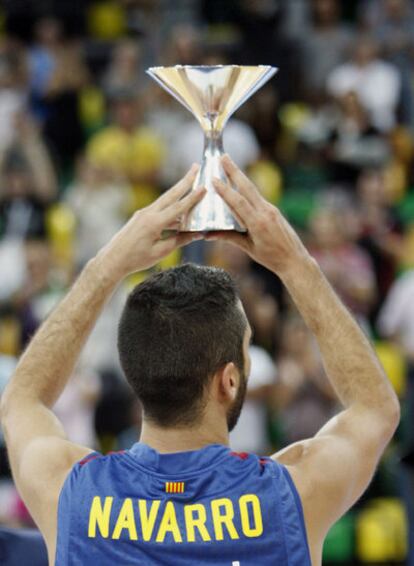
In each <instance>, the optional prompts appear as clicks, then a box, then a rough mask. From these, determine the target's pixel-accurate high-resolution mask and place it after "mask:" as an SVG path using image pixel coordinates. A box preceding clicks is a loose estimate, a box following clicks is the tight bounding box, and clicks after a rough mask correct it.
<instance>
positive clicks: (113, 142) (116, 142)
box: [87, 90, 165, 209]
mask: <svg viewBox="0 0 414 566" xmlns="http://www.w3.org/2000/svg"><path fill="white" fill-rule="evenodd" d="M142 111H143V106H142V100H138V99H137V96H136V93H135V92H133V91H129V90H126V91H125V90H122V91H119V92H117V93H114V94H113V95H112V98H111V101H110V123H109V125H108V126H107V127H105V128H103V129H102V130H101V131H100V132H98V133H96V134H95V135H94V136H93V137H92V138H91V139H90V141H89V143H88V146H87V157H88V159H90V160H91V161H92V162H93V163H95V164H96V165H97V166H99V167H102V168H103V169H104V170H105V173H106V174H107V175H109V176H112V178H113V179H118V180H121V181H124V182H129V183H130V184H131V186H132V188H133V191H134V200H135V204H134V209H135V208H141V207H143V206H146V205H147V204H149V203H150V202H152V200H153V199H154V198H155V196H156V195H157V192H158V181H159V175H160V171H161V168H162V164H163V159H164V154H165V148H164V146H163V144H162V142H161V140H160V139H159V138H158V137H157V136H156V135H155V134H154V133H153V131H152V130H151V129H150V128H147V127H145V126H144V125H143V123H142Z"/></svg>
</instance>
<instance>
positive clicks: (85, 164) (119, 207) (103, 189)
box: [65, 157, 132, 265]
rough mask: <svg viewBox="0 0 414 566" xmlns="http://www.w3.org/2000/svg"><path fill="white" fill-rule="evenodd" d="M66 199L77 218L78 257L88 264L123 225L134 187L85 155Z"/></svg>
mask: <svg viewBox="0 0 414 566" xmlns="http://www.w3.org/2000/svg"><path fill="white" fill-rule="evenodd" d="M65 199H66V201H67V203H68V205H69V206H70V208H71V209H72V210H73V212H74V214H75V217H76V220H77V230H76V245H75V249H76V261H77V264H78V265H84V264H85V263H86V262H87V261H88V260H89V259H90V258H92V257H93V256H94V255H95V254H96V253H97V251H98V250H99V249H100V248H101V247H102V246H103V245H104V244H105V243H106V242H108V241H109V240H110V239H111V238H112V236H113V235H114V234H115V233H116V232H117V231H118V230H119V229H120V228H121V226H122V224H123V223H124V221H125V219H126V217H127V212H128V210H130V209H131V206H132V205H131V201H132V195H131V189H130V187H129V186H128V185H127V184H125V183H124V182H123V181H122V182H119V181H117V180H116V179H114V178H111V177H108V175H107V174H106V172H105V170H104V169H103V168H102V166H98V165H96V164H95V163H93V162H92V161H90V160H88V159H87V158H86V157H84V158H82V159H81V160H80V161H79V163H78V168H77V176H76V179H75V181H74V183H73V184H71V185H70V186H69V187H68V189H67V193H66V197H65Z"/></svg>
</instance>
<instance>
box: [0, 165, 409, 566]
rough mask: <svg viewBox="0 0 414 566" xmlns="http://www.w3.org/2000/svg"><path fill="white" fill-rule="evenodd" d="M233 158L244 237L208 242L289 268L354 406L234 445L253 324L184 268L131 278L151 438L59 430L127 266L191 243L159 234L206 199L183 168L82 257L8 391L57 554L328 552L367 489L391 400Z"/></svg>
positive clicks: (193, 557) (298, 246) (391, 424)
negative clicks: (266, 439)
mask: <svg viewBox="0 0 414 566" xmlns="http://www.w3.org/2000/svg"><path fill="white" fill-rule="evenodd" d="M223 166H224V168H225V171H226V173H227V175H228V176H229V178H230V180H231V181H232V182H233V183H234V184H235V185H236V186H237V187H238V189H239V191H238V192H236V191H234V190H232V189H230V188H229V187H228V186H226V185H224V184H222V183H220V182H219V181H217V183H216V189H217V191H218V193H219V194H220V195H221V196H222V198H224V199H225V201H226V202H227V203H228V205H229V206H230V207H231V209H232V210H233V212H234V213H235V214H236V215H237V217H238V218H239V219H240V220H241V222H242V223H243V224H244V225H246V227H247V230H248V234H247V235H243V234H238V233H216V234H213V235H212V236H210V237H215V238H222V239H225V240H227V241H229V242H231V243H233V244H235V245H238V246H240V247H241V248H242V249H244V250H245V251H246V252H247V253H249V254H250V256H251V257H252V258H253V259H255V260H256V261H258V262H260V263H262V264H263V265H264V266H266V267H267V268H268V269H270V270H272V271H273V272H274V273H275V274H277V275H278V276H279V277H280V278H281V279H282V281H283V282H284V284H285V285H286V287H287V289H288V290H289V292H290V294H291V296H292V298H293V300H294V301H295V303H296V305H297V307H298V309H299V311H300V312H301V314H302V316H303V317H304V319H305V321H306V323H307V324H308V326H309V327H310V329H311V330H312V331H313V332H314V334H315V336H316V338H317V340H318V342H319V346H320V349H321V353H322V356H323V359H324V362H325V368H326V371H327V374H328V376H329V379H330V380H331V382H332V384H333V386H334V387H335V390H336V392H337V394H338V397H339V398H340V400H341V401H342V403H343V405H344V410H343V411H342V412H341V413H340V414H339V415H337V416H336V417H335V418H334V419H332V420H331V421H329V422H328V423H327V424H326V425H325V426H324V427H323V429H322V430H321V431H320V432H319V433H318V434H317V435H316V436H315V437H314V438H312V439H309V440H305V441H303V442H298V443H296V444H294V445H292V446H290V447H288V448H286V449H285V450H283V451H282V452H281V453H278V454H275V455H274V456H273V457H272V458H264V459H259V458H258V457H256V456H251V455H247V454H243V453H242V454H235V453H231V451H230V449H229V448H228V447H227V444H228V433H229V429H231V428H232V426H234V424H235V422H236V421H237V417H238V414H239V412H240V409H241V406H242V403H243V396H244V393H245V389H246V379H247V375H248V373H249V360H248V344H249V340H250V338H251V331H250V328H249V324H248V322H247V320H246V317H245V314H244V312H243V309H242V306H241V304H240V303H239V302H238V300H237V295H236V292H235V288H234V284H233V283H232V281H231V279H230V277H229V276H228V275H227V274H226V273H225V272H223V271H220V270H215V269H212V268H206V267H195V266H182V267H179V268H176V269H173V270H169V271H168V272H164V273H161V274H157V275H156V276H154V277H153V278H151V279H148V280H146V281H145V282H144V283H142V284H141V285H140V286H138V287H137V288H136V289H135V290H134V291H133V292H132V294H131V296H130V298H129V299H128V302H127V305H126V307H125V310H124V313H123V316H122V319H121V323H120V331H119V349H120V358H121V362H122V365H123V368H124V371H125V374H126V376H127V378H128V379H129V381H130V383H131V385H132V387H133V389H134V390H135V392H136V394H137V396H138V397H139V398H140V400H141V402H142V404H143V411H144V414H143V426H142V433H141V441H140V442H139V443H137V444H135V445H134V447H133V448H132V450H131V451H127V452H125V453H121V454H112V455H109V456H102V455H99V454H96V453H91V450H90V449H88V448H86V447H83V446H77V445H75V444H72V443H70V442H68V441H67V440H66V439H65V435H64V432H63V430H62V428H61V426H60V425H59V423H58V422H57V420H56V418H55V417H54V415H53V413H52V412H51V410H50V408H51V407H52V406H53V404H54V402H55V401H56V399H57V398H58V397H59V395H60V393H61V391H62V389H63V388H64V386H65V384H66V382H67V380H68V377H69V375H70V374H71V372H72V370H73V366H74V364H75V362H76V359H77V357H78V355H79V352H80V350H81V348H82V345H83V343H84V341H85V339H86V337H87V336H88V334H89V332H90V331H91V328H92V326H93V324H94V322H95V320H96V318H97V317H98V315H99V313H100V311H101V310H102V307H103V305H104V303H105V301H106V300H107V299H108V298H109V296H110V294H111V293H112V291H113V290H114V288H115V287H116V285H117V284H118V283H119V282H120V281H121V280H122V279H123V278H124V277H125V276H126V275H127V274H129V273H131V272H133V271H136V270H138V269H145V268H147V267H148V266H149V265H152V264H154V263H156V262H157V261H158V260H159V259H160V257H162V256H163V255H164V254H167V253H168V252H170V251H171V250H172V249H173V248H174V247H175V246H177V245H181V244H184V243H186V242H188V241H189V240H190V239H191V235H190V236H189V235H183V234H179V235H176V236H170V237H168V238H167V239H162V234H163V230H164V229H167V228H170V227H171V226H174V225H177V218H178V217H180V215H182V214H185V213H186V212H187V211H188V210H190V209H191V207H192V206H194V205H195V204H196V202H197V201H199V200H200V199H201V198H202V197H203V194H204V192H203V190H202V189H200V190H199V191H197V192H194V193H190V194H189V195H187V196H185V197H183V195H185V194H186V192H187V191H188V189H189V187H190V186H191V183H192V181H193V179H194V174H195V172H194V171H192V172H190V173H189V174H188V175H187V176H186V177H185V178H184V180H183V181H181V182H180V183H178V185H177V186H176V187H175V188H173V189H171V190H170V191H169V192H167V193H166V194H164V195H163V196H162V197H161V198H160V199H158V200H157V201H156V202H155V203H154V204H153V205H151V206H150V207H149V208H147V209H145V210H142V211H140V212H138V213H136V214H135V215H134V216H133V217H132V219H131V220H130V221H129V222H128V223H127V224H126V226H125V227H124V228H123V229H122V230H121V231H120V232H119V233H118V234H117V235H116V236H115V237H114V238H113V239H112V240H111V242H110V243H109V244H108V245H107V246H106V247H105V248H103V249H102V250H101V252H100V253H99V254H98V255H97V256H96V257H95V258H94V259H93V260H91V261H90V262H89V264H88V265H87V266H86V268H85V270H84V271H83V272H82V274H81V275H80V277H79V279H78V281H77V282H76V284H75V285H74V287H73V288H72V290H71V291H70V293H69V294H68V295H67V297H66V298H65V299H64V301H63V302H62V303H61V304H60V305H59V306H58V307H57V308H56V310H55V311H54V312H53V313H52V315H51V316H50V317H49V319H48V320H47V321H46V323H45V324H44V325H43V327H42V328H41V329H40V330H39V332H38V333H37V335H36V336H35V337H34V339H33V341H32V343H31V345H30V346H29V348H28V349H27V351H26V353H25V354H24V356H23V357H22V359H21V361H20V363H19V365H18V367H17V369H16V372H15V374H14V377H13V378H12V380H11V382H10V385H9V386H8V388H7V390H6V392H5V394H4V396H3V398H2V404H1V408H2V422H3V426H4V429H5V433H6V440H7V444H8V447H9V455H10V461H11V466H12V470H13V474H14V479H15V481H16V484H17V486H18V489H19V491H20V493H21V495H22V497H23V498H24V500H25V502H26V504H27V506H28V508H29V510H30V512H31V513H32V515H33V517H34V519H35V521H36V522H37V524H38V526H39V528H40V530H41V531H42V533H43V536H44V537H45V540H46V544H47V546H48V552H49V559H50V562H51V563H53V561H54V559H55V555H56V564H58V565H59V566H61V565H69V564H89V563H95V562H96V563H100V564H102V565H106V564H108V565H109V564H115V563H116V564H145V565H146V566H147V565H152V564H171V565H178V564H191V565H193V564H198V565H203V564H218V565H228V566H230V565H233V566H234V565H239V566H247V565H253V564H254V565H255V566H256V565H257V564H273V563H277V564H289V565H290V566H292V565H298V566H299V565H300V566H304V565H306V564H312V565H313V566H315V565H318V564H320V562H321V550H322V544H323V540H324V537H325V535H326V533H327V531H328V529H329V528H330V526H331V525H332V524H333V523H334V522H335V521H336V520H337V519H338V518H339V517H340V516H341V515H342V514H343V513H344V512H345V511H346V510H347V509H349V507H351V505H353V504H354V502H355V501H356V500H357V499H358V497H359V496H360V495H361V493H362V492H363V491H364V490H365V488H366V487H367V485H368V483H369V481H370V480H371V478H372V475H373V472H374V470H375V467H376V465H377V462H378V459H379V457H380V456H381V454H382V452H383V450H384V448H385V446H386V445H387V443H388V442H389V440H390V438H391V437H392V435H393V433H394V431H395V428H396V426H397V423H398V420H399V404H398V401H397V398H396V396H395V394H394V392H393V390H392V388H391V386H390V384H389V382H388V380H387V378H386V376H385V375H384V373H383V370H382V368H381V366H380V364H379V362H378V360H377V358H376V357H375V355H374V353H373V351H372V349H371V347H370V345H369V343H368V341H367V339H366V338H365V336H364V335H363V333H362V332H361V331H360V329H359V327H358V325H357V324H356V323H355V322H354V321H353V319H352V318H351V316H350V315H349V314H348V312H347V311H346V309H345V308H344V307H343V306H342V304H341V303H340V301H339V300H338V298H337V297H336V295H335V293H334V292H333V291H332V289H331V287H330V286H329V284H328V283H327V282H326V280H325V278H324V277H323V275H322V273H321V271H320V270H319V268H318V266H317V265H316V262H315V261H314V260H313V259H312V258H311V257H310V256H309V254H308V252H307V251H306V249H305V247H304V246H303V244H302V243H301V241H300V239H299V238H298V236H297V235H296V233H295V232H294V231H293V229H292V228H291V227H290V225H289V224H288V223H287V222H286V220H285V219H284V218H283V217H282V215H281V214H280V212H279V211H278V210H277V209H276V208H274V207H273V206H272V205H270V204H269V203H268V202H266V201H265V200H264V199H263V198H262V197H261V195H260V194H259V193H258V191H257V190H256V188H255V187H254V186H253V185H252V183H251V182H250V181H249V180H248V179H247V178H246V177H245V176H244V175H243V173H241V171H240V170H239V169H238V168H237V167H236V166H235V165H234V164H233V162H232V161H231V160H230V159H229V158H228V157H226V158H224V159H223ZM302 507H303V515H302ZM303 516H304V521H303ZM305 526H306V528H305Z"/></svg>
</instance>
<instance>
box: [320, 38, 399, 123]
mask: <svg viewBox="0 0 414 566" xmlns="http://www.w3.org/2000/svg"><path fill="white" fill-rule="evenodd" d="M327 88H328V92H329V94H331V95H332V96H334V97H338V98H340V97H343V96H344V95H347V94H349V93H350V92H352V93H355V94H356V95H357V96H358V99H359V100H360V101H361V104H362V105H363V107H364V108H365V109H366V110H367V111H368V113H369V119H370V121H371V122H372V124H373V126H375V127H376V128H378V129H379V130H380V131H384V132H387V131H389V130H390V129H391V128H392V127H393V126H394V125H395V123H396V112H397V106H398V102H399V97H400V89H401V79H400V76H399V73H398V70H397V69H396V68H395V66H394V65H391V64H390V63H386V62H385V61H383V60H382V59H380V58H379V56H378V44H377V43H376V42H375V41H374V39H372V38H370V37H367V36H362V37H361V36H360V37H359V38H358V40H357V42H356V44H355V47H354V48H353V53H352V58H351V59H350V60H349V61H347V62H345V63H343V64H342V65H339V66H338V67H336V69H334V70H333V71H332V72H331V73H330V75H329V77H328V80H327Z"/></svg>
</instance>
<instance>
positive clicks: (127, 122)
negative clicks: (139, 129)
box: [112, 98, 140, 132]
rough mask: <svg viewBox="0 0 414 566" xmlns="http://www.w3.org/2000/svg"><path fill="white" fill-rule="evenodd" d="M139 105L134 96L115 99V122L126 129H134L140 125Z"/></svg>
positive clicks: (113, 108)
mask: <svg viewBox="0 0 414 566" xmlns="http://www.w3.org/2000/svg"><path fill="white" fill-rule="evenodd" d="M139 114H140V112H139V105H138V102H137V100H135V99H134V98H126V99H119V100H114V101H113V103H112V117H113V121H114V122H115V124H116V125H117V126H118V127H120V128H122V129H123V130H126V131H130V132H131V131H133V130H134V129H135V128H136V126H137V125H138V120H139Z"/></svg>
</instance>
